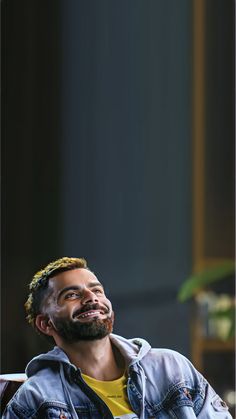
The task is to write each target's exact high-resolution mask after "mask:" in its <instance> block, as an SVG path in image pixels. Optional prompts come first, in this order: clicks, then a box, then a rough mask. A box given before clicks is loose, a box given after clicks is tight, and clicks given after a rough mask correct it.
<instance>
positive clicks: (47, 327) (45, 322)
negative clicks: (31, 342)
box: [35, 314, 54, 336]
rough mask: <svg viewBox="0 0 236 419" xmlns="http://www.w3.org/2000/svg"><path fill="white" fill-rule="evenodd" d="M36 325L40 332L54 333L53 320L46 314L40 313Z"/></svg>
mask: <svg viewBox="0 0 236 419" xmlns="http://www.w3.org/2000/svg"><path fill="white" fill-rule="evenodd" d="M35 325H36V327H37V328H38V329H39V330H40V332H42V333H44V334H45V335H48V336H52V335H53V330H54V328H53V325H52V322H51V320H50V319H49V318H48V316H47V315H46V314H38V315H37V317H36V319H35Z"/></svg>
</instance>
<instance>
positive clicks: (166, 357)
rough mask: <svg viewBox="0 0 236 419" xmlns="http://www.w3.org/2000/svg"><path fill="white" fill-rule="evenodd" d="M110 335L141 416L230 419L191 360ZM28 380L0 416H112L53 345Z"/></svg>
mask: <svg viewBox="0 0 236 419" xmlns="http://www.w3.org/2000/svg"><path fill="white" fill-rule="evenodd" d="M110 339H111V341H112V344H113V345H115V346H116V347H117V348H118V349H119V351H120V352H121V354H122V355H123V357H124V359H125V362H126V368H127V394H128V398H129V402H130V405H131V408H132V410H133V412H135V414H136V415H137V416H138V418H140V419H151V418H152V419H154V418H156V419H167V418H173V419H192V418H196V417H198V418H199V419H210V418H211V419H217V418H219V419H229V418H232V416H231V415H230V414H229V412H228V408H227V406H226V404H225V403H224V402H223V401H222V400H221V399H220V397H219V396H218V395H217V394H216V393H215V391H214V390H213V388H212V387H211V386H210V385H209V383H208V382H207V381H206V380H205V378H204V377H203V376H202V375H201V374H200V373H199V372H198V371H197V370H196V369H195V368H194V367H193V365H192V364H191V363H190V361H189V360H188V359H187V358H185V357H184V356H182V355H180V354H179V353H178V352H175V351H172V350H169V349H152V348H151V347H150V345H149V344H148V343H147V342H146V341H145V340H143V339H140V338H138V339H129V340H128V339H125V338H123V337H120V336H117V335H114V334H111V335H110ZM26 374H27V376H28V379H27V381H26V382H25V383H24V384H23V385H22V386H21V387H20V388H19V390H18V391H17V392H16V394H15V395H14V396H13V398H12V399H11V401H10V402H9V404H8V406H7V408H6V410H5V413H4V414H3V419H14V418H21V419H26V418H32V419H49V418H51V419H56V418H58V419H69V418H70V419H77V418H79V419H102V418H103V419H112V418H113V416H112V413H111V412H110V410H109V409H108V407H107V406H106V404H105V403H104V402H103V401H102V400H101V399H100V398H99V397H98V396H97V395H96V393H95V392H94V391H93V390H92V389H91V388H90V387H89V386H88V385H87V384H86V383H85V382H84V380H83V379H82V377H81V371H80V369H79V368H76V367H75V366H74V365H72V364H71V363H70V361H69V359H68V357H67V355H66V354H65V353H64V352H63V351H62V350H61V349H60V348H58V347H55V348H54V349H53V350H52V351H50V352H48V353H46V354H42V355H39V356H38V357H35V358H33V359H32V361H31V362H30V363H29V364H28V366H27V367H26Z"/></svg>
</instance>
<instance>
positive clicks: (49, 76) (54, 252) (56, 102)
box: [1, 0, 60, 372]
mask: <svg viewBox="0 0 236 419" xmlns="http://www.w3.org/2000/svg"><path fill="white" fill-rule="evenodd" d="M1 12H2V60H3V63H2V64H3V65H2V76H3V77H2V79H3V83H2V85H3V100H2V104H3V114H2V115H3V135H2V151H3V153H2V175H3V193H2V226H3V230H2V329H3V335H2V348H1V349H2V351H1V354H2V366H3V369H4V371H9V372H11V371H17V370H19V368H20V369H22V368H23V366H24V365H25V363H26V362H27V360H28V359H29V356H31V355H32V352H33V351H34V350H35V351H36V350H38V347H37V349H36V346H37V345H36V344H35V343H34V340H33V339H35V338H34V335H33V332H32V336H31V334H30V331H29V328H27V326H26V323H25V319H24V317H25V315H24V311H23V303H24V300H25V296H26V293H27V288H26V285H27V283H28V282H29V281H30V278H31V276H32V274H33V273H34V271H35V270H36V269H38V268H40V267H41V264H45V263H46V261H48V260H50V259H52V258H54V257H56V256H58V249H59V236H60V228H59V217H60V206H59V183H60V180H59V179H60V170H59V152H58V149H59V147H58V144H59V141H60V139H59V136H60V129H59V123H58V121H60V85H59V78H60V77H59V75H60V65H59V47H58V46H59V40H60V36H59V31H58V19H59V8H58V2H55V1H52V2H50V3H48V2H46V1H28V0H23V1H21V2H18V1H15V0H11V1H4V2H2V3H1ZM35 342H37V339H36V341H35ZM29 353H30V355H29Z"/></svg>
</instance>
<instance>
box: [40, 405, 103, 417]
mask: <svg viewBox="0 0 236 419" xmlns="http://www.w3.org/2000/svg"><path fill="white" fill-rule="evenodd" d="M75 410H76V413H77V416H78V418H79V419H101V418H102V416H101V414H100V413H99V412H98V410H96V409H95V408H93V407H92V406H88V407H86V406H85V407H84V406H76V407H75ZM32 419H72V414H71V412H70V409H68V407H67V406H66V405H62V404H58V403H56V402H55V403H53V402H51V403H44V404H43V405H42V406H41V408H40V410H39V411H38V413H37V414H36V416H34V418H32Z"/></svg>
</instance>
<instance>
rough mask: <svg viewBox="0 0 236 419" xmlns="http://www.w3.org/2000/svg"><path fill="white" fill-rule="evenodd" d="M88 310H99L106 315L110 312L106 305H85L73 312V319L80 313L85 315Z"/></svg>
mask: <svg viewBox="0 0 236 419" xmlns="http://www.w3.org/2000/svg"><path fill="white" fill-rule="evenodd" d="M90 310H100V311H103V312H104V314H107V313H109V312H110V309H109V307H108V306H107V305H105V304H104V306H103V307H102V306H100V305H99V304H98V303H94V304H86V306H84V307H82V308H80V309H78V310H75V312H74V313H73V318H74V317H77V316H79V315H80V314H82V313H86V311H90Z"/></svg>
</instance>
